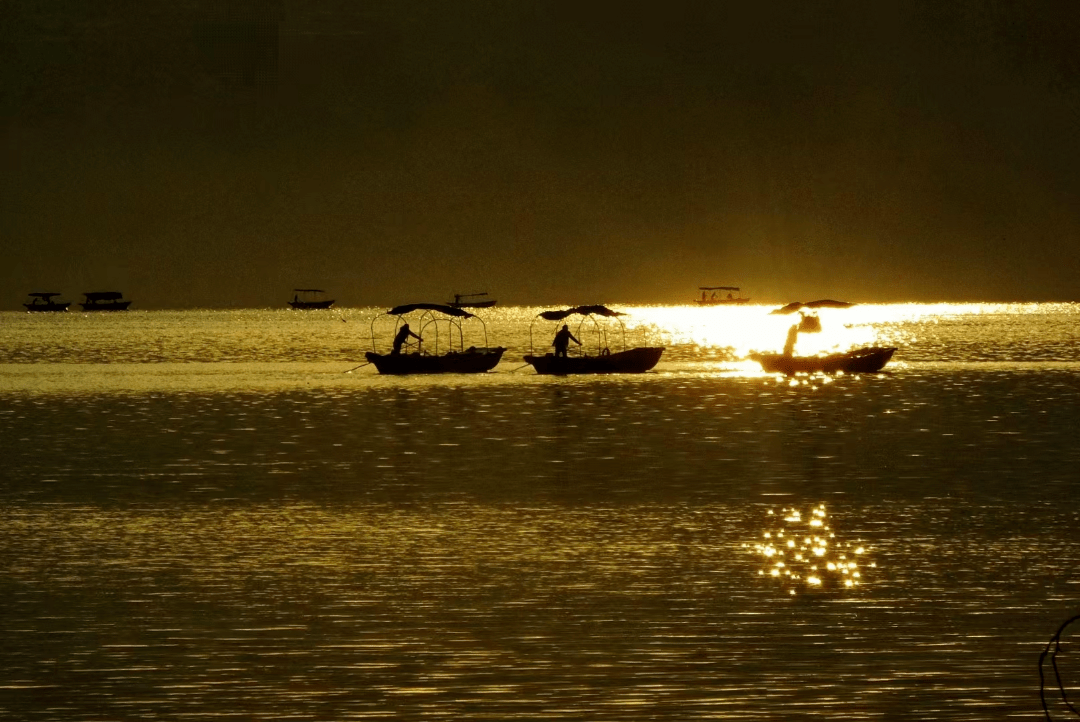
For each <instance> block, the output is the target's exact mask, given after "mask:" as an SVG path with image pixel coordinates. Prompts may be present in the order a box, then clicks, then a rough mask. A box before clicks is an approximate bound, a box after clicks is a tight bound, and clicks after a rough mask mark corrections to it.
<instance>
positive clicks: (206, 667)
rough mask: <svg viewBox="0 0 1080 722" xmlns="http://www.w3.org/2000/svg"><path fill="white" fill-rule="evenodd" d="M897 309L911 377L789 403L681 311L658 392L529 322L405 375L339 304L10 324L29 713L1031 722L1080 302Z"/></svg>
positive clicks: (6, 661) (18, 684)
mask: <svg viewBox="0 0 1080 722" xmlns="http://www.w3.org/2000/svg"><path fill="white" fill-rule="evenodd" d="M976 309H978V310H976ZM662 311H663V312H664V313H666V312H669V311H671V309H663V310H662ZM876 312H877V313H878V314H879V318H878V319H876V320H875V318H873V314H871V313H870V312H867V313H868V314H869V316H868V317H867V318H866V320H865V321H864V322H863V324H864V325H863V326H862V327H861V328H857V329H848V331H849V332H851V333H861V334H865V335H868V337H869V338H870V339H871V340H875V341H877V340H889V339H897V338H903V339H905V340H906V344H905V345H904V346H902V351H901V352H900V353H899V354H898V356H897V361H896V362H895V364H894V366H893V365H891V366H890V368H891V369H892V370H891V371H890V373H887V374H882V375H876V376H867V377H841V378H838V379H835V380H832V381H828V380H824V379H811V380H808V381H803V382H800V383H795V384H791V383H789V382H788V381H786V380H780V379H777V378H773V377H768V376H762V375H760V374H758V373H756V372H754V371H753V370H751V369H748V368H747V367H746V366H745V365H743V364H741V363H740V362H739V361H738V360H737V356H738V353H737V352H732V351H731V350H730V349H729V348H728V347H729V346H734V347H735V348H736V349H737V348H738V347H739V345H740V343H742V341H741V340H740V339H738V338H736V339H735V340H734V341H732V342H731V343H730V344H729V343H724V344H723V345H720V343H714V344H709V343H703V342H702V338H701V337H702V336H703V335H707V333H714V334H716V335H717V336H718V337H722V336H723V333H722V332H720V331H716V330H710V329H708V328H706V329H705V330H704V331H702V330H701V329H698V330H694V329H690V330H689V331H688V330H687V329H686V328H679V327H675V328H672V327H671V326H670V325H665V323H664V322H663V320H662V319H661V320H660V321H654V323H656V324H657V326H658V327H659V330H660V331H661V332H665V333H668V334H669V336H670V338H669V342H670V344H671V348H672V350H673V353H672V354H671V356H672V358H671V360H670V361H665V363H663V364H662V365H661V367H659V368H658V370H657V372H655V373H652V374H648V375H645V376H638V377H607V378H577V379H550V378H539V377H536V376H534V375H532V374H531V373H528V372H511V370H512V369H513V368H515V367H516V366H518V365H520V362H518V361H517V357H518V356H520V353H519V351H520V350H521V349H520V347H521V345H522V344H524V343H526V342H527V336H526V335H525V330H527V325H528V323H527V317H528V315H531V314H527V315H526V314H522V317H521V318H519V317H514V316H512V315H510V316H508V317H507V318H504V319H502V320H501V321H500V322H498V323H495V324H492V326H494V327H495V328H494V329H492V330H501V331H503V335H504V336H505V337H509V338H510V339H511V340H510V341H502V342H503V343H504V344H508V345H511V346H512V351H513V353H514V354H516V355H515V356H514V357H512V358H509V357H510V356H511V353H510V352H508V359H507V361H506V362H505V363H504V364H502V366H500V369H499V373H496V374H491V375H488V376H486V377H446V378H420V379H392V378H385V377H378V376H376V375H373V374H369V373H366V372H367V371H369V370H370V369H365V370H360V371H358V372H356V373H354V374H343V373H342V371H343V370H344V369H348V368H350V367H351V366H354V365H355V364H356V363H359V361H355V362H354V361H353V360H354V359H355V358H356V352H352V351H350V352H349V354H344V353H342V355H341V358H343V360H339V361H334V360H331V359H332V358H334V354H335V353H336V352H335V349H341V348H342V347H344V346H346V345H347V344H350V343H352V340H350V339H349V338H348V337H344V336H341V337H338V336H336V335H335V334H343V333H345V331H346V330H352V328H353V327H352V326H349V325H348V323H346V324H342V323H341V322H340V320H336V321H334V324H336V325H333V326H331V328H332V329H333V331H332V332H327V333H322V334H321V335H320V333H321V332H322V331H326V330H327V329H326V328H324V327H315V326H314V325H313V324H314V323H315V322H313V321H311V320H310V318H311V317H302V318H303V320H296V318H294V317H283V316H282V315H281V314H275V313H273V312H251V314H249V315H247V316H245V321H244V323H243V324H242V326H243V329H242V330H237V329H236V328H235V327H234V326H235V324H234V323H233V321H229V324H227V325H226V326H224V327H223V326H222V324H221V323H220V318H221V317H220V316H212V315H208V314H206V313H204V312H191V313H189V314H187V315H185V314H182V313H180V314H171V315H167V314H166V315H163V316H162V317H160V318H158V317H155V316H154V314H145V315H143V316H141V317H134V316H127V317H124V318H113V319H110V320H107V321H106V320H101V321H98V320H96V319H95V320H93V321H83V322H82V323H84V324H89V323H96V324H100V325H99V326H95V327H89V326H86V328H88V329H89V331H88V332H87V333H86V334H83V335H80V327H79V326H78V325H77V324H78V323H80V321H79V320H78V318H84V319H85V318H86V317H76V318H74V319H73V318H65V319H62V320H61V321H59V322H58V323H59V324H60V325H65V324H66V326H64V327H63V328H59V329H57V328H56V327H55V324H54V326H53V327H49V326H45V325H44V324H42V323H40V322H39V321H37V320H34V321H33V322H32V323H33V324H35V325H29V324H30V323H31V322H28V321H23V319H24V318H25V316H21V315H20V316H18V317H17V318H14V315H11V316H12V317H11V318H8V317H5V318H4V321H5V331H3V332H0V338H2V339H3V340H4V341H5V343H6V345H5V349H6V350H5V352H4V353H7V354H8V358H7V359H6V363H3V364H0V449H2V450H3V457H4V464H3V469H2V471H0V495H2V497H0V498H2V500H3V504H2V506H0V520H2V523H0V559H3V560H4V567H5V571H4V574H3V575H2V576H0V595H2V599H3V603H2V606H0V716H3V717H4V718H7V719H26V720H127V719H184V718H191V719H206V718H213V717H223V718H230V717H232V718H240V719H260V720H270V719H327V720H333V719H342V720H344V719H388V718H396V719H448V720H449V719H580V720H642V719H662V720H685V719H769V720H772V719H777V720H780V719H783V720H788V719H803V718H805V719H810V718H813V719H844V720H848V719H856V720H858V719H868V720H928V719H946V720H961V719H963V720H982V719H1002V718H1009V717H1014V718H1020V719H1038V718H1040V716H1041V714H1042V711H1041V706H1040V702H1039V694H1038V691H1039V680H1038V669H1037V666H1036V663H1037V661H1038V656H1039V653H1040V651H1042V648H1043V646H1044V645H1045V644H1046V642H1047V640H1048V639H1049V638H1050V636H1051V635H1052V634H1053V632H1054V631H1055V630H1056V629H1057V627H1058V625H1059V624H1060V623H1061V622H1062V621H1064V620H1065V619H1066V618H1068V617H1069V616H1071V615H1073V614H1075V613H1077V612H1080V571H1078V568H1080V565H1078V562H1080V534H1078V533H1077V523H1078V518H1080V509H1078V508H1077V505H1076V498H1077V494H1076V490H1077V484H1078V481H1080V478H1078V473H1077V471H1076V469H1077V468H1078V467H1080V445H1078V444H1077V443H1076V435H1075V434H1076V432H1075V430H1076V429H1077V427H1078V423H1077V422H1078V421H1080V374H1078V372H1080V353H1078V348H1080V346H1078V343H1077V338H1076V336H1075V334H1076V331H1075V330H1074V329H1075V328H1076V323H1075V321H1076V320H1077V318H1078V317H1077V316H1076V315H1072V314H1074V313H1075V312H1074V311H1073V310H1072V309H1071V307H1064V308H1063V307H1031V306H1028V307H1019V308H1013V307H1005V308H996V309H993V310H992V312H987V311H986V310H985V309H983V308H982V307H974V308H973V307H950V308H949V309H948V310H947V311H944V310H940V309H939V310H934V311H932V312H931V311H927V312H925V313H923V314H921V315H918V316H917V317H911V316H910V315H909V316H904V315H903V313H898V312H897V311H896V309H894V308H892V307H877V308H876ZM747 313H748V312H747ZM659 315H660V316H662V314H659ZM316 318H317V317H316ZM523 318H524V319H525V320H524V321H523V320H522V319H523ZM148 320H149V321H152V322H153V323H148ZM9 321H10V322H11V323H7V322H9ZM352 321H353V326H355V325H356V323H355V321H356V319H352ZM13 324H14V328H13ZM19 324H22V325H19ZM125 324H126V325H125ZM302 324H306V325H307V326H312V327H313V328H317V329H318V330H319V332H320V333H314V332H306V331H305V329H306V328H307V326H305V325H302ZM723 325H726V326H727V327H731V326H736V327H737V324H736V323H735V322H734V321H733V320H732V319H731V318H726V317H725V318H724V321H723ZM162 326H164V328H163V329H162V328H161V327H162ZM282 326H285V329H284V330H282ZM339 327H340V329H339ZM153 328H157V329H158V330H157V332H156V335H155V334H154V333H153V332H152V331H151V330H150V329H153ZM185 328H187V329H188V331H189V333H188V334H185V332H184V329H185ZM305 333H307V335H305ZM4 334H7V336H4ZM140 334H143V336H140ZM733 335H735V336H737V334H733ZM151 336H152V337H154V338H157V340H158V344H159V347H158V350H156V351H154V352H153V353H155V354H159V355H160V357H158V358H154V359H148V358H141V357H140V356H139V354H140V353H142V352H143V351H142V350H144V349H147V348H150V347H151V343H152V342H151V341H148V340H146V339H147V338H150V337H151ZM188 336H190V338H191V339H192V342H191V343H192V344H197V345H199V347H200V348H202V347H203V346H204V345H205V347H206V348H212V347H213V345H212V344H208V345H207V342H206V340H205V339H207V338H213V337H215V336H217V337H219V338H220V339H221V345H222V346H223V350H222V351H220V352H219V353H220V354H233V355H234V356H235V359H234V360H232V361H229V362H226V361H221V360H214V359H210V360H209V362H207V363H198V364H192V363H183V362H182V361H184V360H185V359H184V358H183V356H184V354H189V353H196V352H195V351H191V350H190V347H189V346H184V339H185V338H187V337H188ZM87 338H91V339H101V340H95V341H93V342H92V343H91V342H90V341H87V340H86V339H87ZM281 338H289V339H291V340H290V341H288V343H290V344H293V345H295V344H296V343H299V342H303V343H307V344H308V347H309V348H310V349H312V351H311V353H310V354H308V357H309V359H310V360H306V361H286V360H276V361H275V360H272V359H270V358H268V357H270V356H271V355H272V354H274V353H280V354H282V355H285V353H286V352H285V350H284V349H281V348H280V344H283V343H285V342H284V341H281V340H280V339H281ZM72 339H76V340H77V339H83V341H80V342H78V343H83V344H85V345H83V346H77V347H75V346H73V344H76V341H73V340H72ZM104 339H109V341H108V344H109V345H110V347H111V348H114V349H115V351H116V355H118V356H119V357H120V358H121V360H122V363H112V364H102V363H96V362H93V361H87V360H86V359H87V357H88V356H92V355H93V354H95V353H103V354H104V353H105V351H104V350H102V349H103V347H104V341H103V340H104ZM140 339H143V340H141V341H140ZM161 339H165V340H164V341H162V340H161ZM240 339H249V340H250V341H249V345H248V346H244V345H243V343H242V341H241V340H240ZM297 339H300V341H297ZM326 339H329V340H326ZM894 342H895V341H894ZM747 343H749V342H747ZM171 344H175V345H171ZM961 344H967V345H968V346H969V347H971V348H973V349H977V352H976V353H973V354H970V355H971V356H973V357H974V358H973V360H964V359H957V358H956V356H957V355H959V354H958V353H957V351H956V348H957V347H958V346H960V345H961ZM356 345H357V346H358V347H360V346H362V345H363V344H356ZM238 348H239V350H238ZM27 349H30V350H31V351H32V350H33V349H39V350H40V349H47V352H46V351H42V353H45V355H46V356H48V357H49V358H48V363H34V364H29V363H24V362H23V361H24V359H21V358H13V356H14V355H17V354H25V353H30V351H27ZM275 349H278V350H275ZM905 349H906V350H907V351H908V353H907V354H906V355H905V354H904V350H905ZM203 353H205V352H203ZM732 356H734V358H732ZM936 357H940V360H935V358H936ZM725 359H727V360H725ZM790 509H795V510H797V511H798V512H800V517H799V519H798V520H797V521H796V520H795V519H794V517H790V512H785V510H790ZM815 509H816V510H818V511H819V515H817V516H815V514H814V510H815ZM770 512H771V513H770ZM785 515H789V518H790V519H792V520H791V521H787V522H784V521H783V520H782V518H783V517H784V516H785ZM815 519H817V520H823V526H819V527H813V526H811V522H812V521H813V520H815ZM780 531H784V532H785V536H784V537H780V536H779V533H780ZM767 533H768V534H770V536H769V537H768V538H766V536H765V535H766V534H767ZM829 534H832V536H828V535H829ZM808 540H812V543H808ZM787 541H791V542H792V546H791V547H790V548H788V547H787V545H786V542H787ZM763 545H765V546H769V545H771V548H773V549H776V550H777V551H785V553H786V555H785V556H784V557H783V559H784V560H785V562H786V563H785V566H784V567H779V568H778V567H777V566H776V562H777V559H779V558H780V557H779V555H778V554H774V555H773V556H771V557H766V556H764V555H763V554H762V549H763ZM812 548H817V549H819V550H820V551H821V554H820V555H818V554H816V553H814V552H813V551H812ZM799 553H801V554H802V556H803V558H802V559H799V558H797V557H796V554H799ZM830 563H831V564H832V565H833V568H832V569H829V568H828V565H829V564H830ZM849 565H850V566H849ZM812 566H814V567H816V569H813V570H812V569H811V567H812ZM774 569H776V570H777V571H778V576H776V577H774V576H772V574H771V571H772V570H774ZM788 572H791V573H792V576H789V575H788ZM856 574H858V576H857V577H856V576H855V575H856ZM793 577H798V578H793ZM811 577H814V578H816V579H820V580H821V583H820V584H814V583H812V582H811V581H810V578H811ZM849 580H850V581H851V582H852V584H851V586H847V585H846V582H847V581H849ZM856 582H857V583H856ZM792 592H794V594H793V593H792ZM1078 662H1080V660H1072V664H1071V666H1070V657H1069V655H1068V654H1065V655H1063V656H1062V657H1061V664H1062V669H1063V672H1065V674H1066V678H1067V679H1068V680H1070V681H1080V673H1071V670H1078V671H1080V665H1078ZM1059 718H1061V719H1066V718H1067V717H1066V716H1065V715H1060V716H1059Z"/></svg>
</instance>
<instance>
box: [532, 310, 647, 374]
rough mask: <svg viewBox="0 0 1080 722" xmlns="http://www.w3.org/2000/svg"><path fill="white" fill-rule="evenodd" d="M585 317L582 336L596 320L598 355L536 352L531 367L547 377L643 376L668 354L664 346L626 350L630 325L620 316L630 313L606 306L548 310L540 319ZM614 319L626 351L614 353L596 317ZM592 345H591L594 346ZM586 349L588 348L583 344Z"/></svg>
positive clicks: (533, 354) (559, 319)
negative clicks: (589, 375) (588, 324)
mask: <svg viewBox="0 0 1080 722" xmlns="http://www.w3.org/2000/svg"><path fill="white" fill-rule="evenodd" d="M575 315H576V316H581V317H582V318H581V321H580V322H579V323H578V328H577V331H578V335H583V334H582V332H581V329H582V326H583V325H584V324H585V323H586V322H587V321H592V323H593V329H594V330H595V333H596V353H595V354H588V353H583V354H581V355H579V356H570V355H566V356H556V355H555V354H553V353H548V354H544V355H538V354H536V353H535V352H534V353H531V354H529V355H528V356H526V357H525V362H526V363H528V364H531V365H532V367H533V368H534V369H536V373H538V374H545V375H548V374H550V375H558V376H562V375H570V374H640V373H645V372H646V371H649V370H651V369H652V368H653V367H654V366H656V364H657V363H659V361H660V356H661V355H662V354H663V353H664V348H663V347H662V346H638V347H635V348H626V326H625V324H623V322H622V320H621V319H620V318H619V317H620V316H625V315H626V314H624V313H622V312H620V311H613V310H611V309H610V308H607V307H606V306H599V305H597V306H575V307H573V308H568V309H563V310H553V311H544V312H542V313H540V314H539V315H538V316H537V318H541V319H544V320H546V321H563V320H565V319H566V318H569V317H570V316H575ZM597 316H600V317H605V318H614V319H615V320H617V321H618V322H619V326H620V327H621V329H622V337H623V338H622V345H623V350H621V351H614V352H613V351H611V349H610V347H609V346H608V343H607V329H606V328H605V327H603V326H601V325H600V323H599V322H598V321H597V319H596V317H597ZM535 323H536V321H535V319H534V321H533V324H531V325H530V326H529V346H530V348H533V342H532V339H533V325H535ZM590 346H591V344H590ZM581 348H582V349H584V345H581Z"/></svg>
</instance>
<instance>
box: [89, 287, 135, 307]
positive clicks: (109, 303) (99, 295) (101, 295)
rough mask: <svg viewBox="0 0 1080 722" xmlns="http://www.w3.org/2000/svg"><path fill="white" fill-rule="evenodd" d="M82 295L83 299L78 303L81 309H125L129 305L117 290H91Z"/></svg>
mask: <svg viewBox="0 0 1080 722" xmlns="http://www.w3.org/2000/svg"><path fill="white" fill-rule="evenodd" d="M83 296H85V299H84V300H83V302H82V303H80V304H79V305H80V306H82V310H83V311H126V310H128V306H130V305H131V301H125V300H124V294H122V293H120V292H119V291H91V292H89V293H84V294H83Z"/></svg>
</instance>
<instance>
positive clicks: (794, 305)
mask: <svg viewBox="0 0 1080 722" xmlns="http://www.w3.org/2000/svg"><path fill="white" fill-rule="evenodd" d="M854 305H855V304H854V303H848V302H847V301H834V300H832V299H831V298H823V299H821V300H820V301H811V302H810V303H801V302H799V301H792V302H791V303H789V304H788V305H786V306H781V307H780V308H777V309H775V310H773V311H769V314H770V315H778V314H779V315H786V314H789V313H795V312H796V311H801V310H802V309H804V308H851V307H852V306H854Z"/></svg>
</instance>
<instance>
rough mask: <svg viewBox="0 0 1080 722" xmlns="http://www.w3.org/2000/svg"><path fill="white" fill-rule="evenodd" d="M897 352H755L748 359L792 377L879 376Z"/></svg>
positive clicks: (872, 348)
mask: <svg viewBox="0 0 1080 722" xmlns="http://www.w3.org/2000/svg"><path fill="white" fill-rule="evenodd" d="M894 353H896V348H895V347H885V346H866V347H864V348H858V349H855V350H853V351H848V352H847V353H834V354H828V355H825V356H787V355H785V354H782V353H752V354H750V355H749V356H748V358H750V359H751V360H753V361H757V362H758V363H759V364H761V368H762V369H763V370H764V371H767V372H769V373H781V374H786V375H788V376H791V375H793V374H800V373H806V374H811V373H826V374H835V373H841V372H843V373H846V374H872V373H877V372H878V371H880V370H881V369H883V368H884V367H885V364H887V363H889V359H891V358H892V356H893V354H894Z"/></svg>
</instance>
